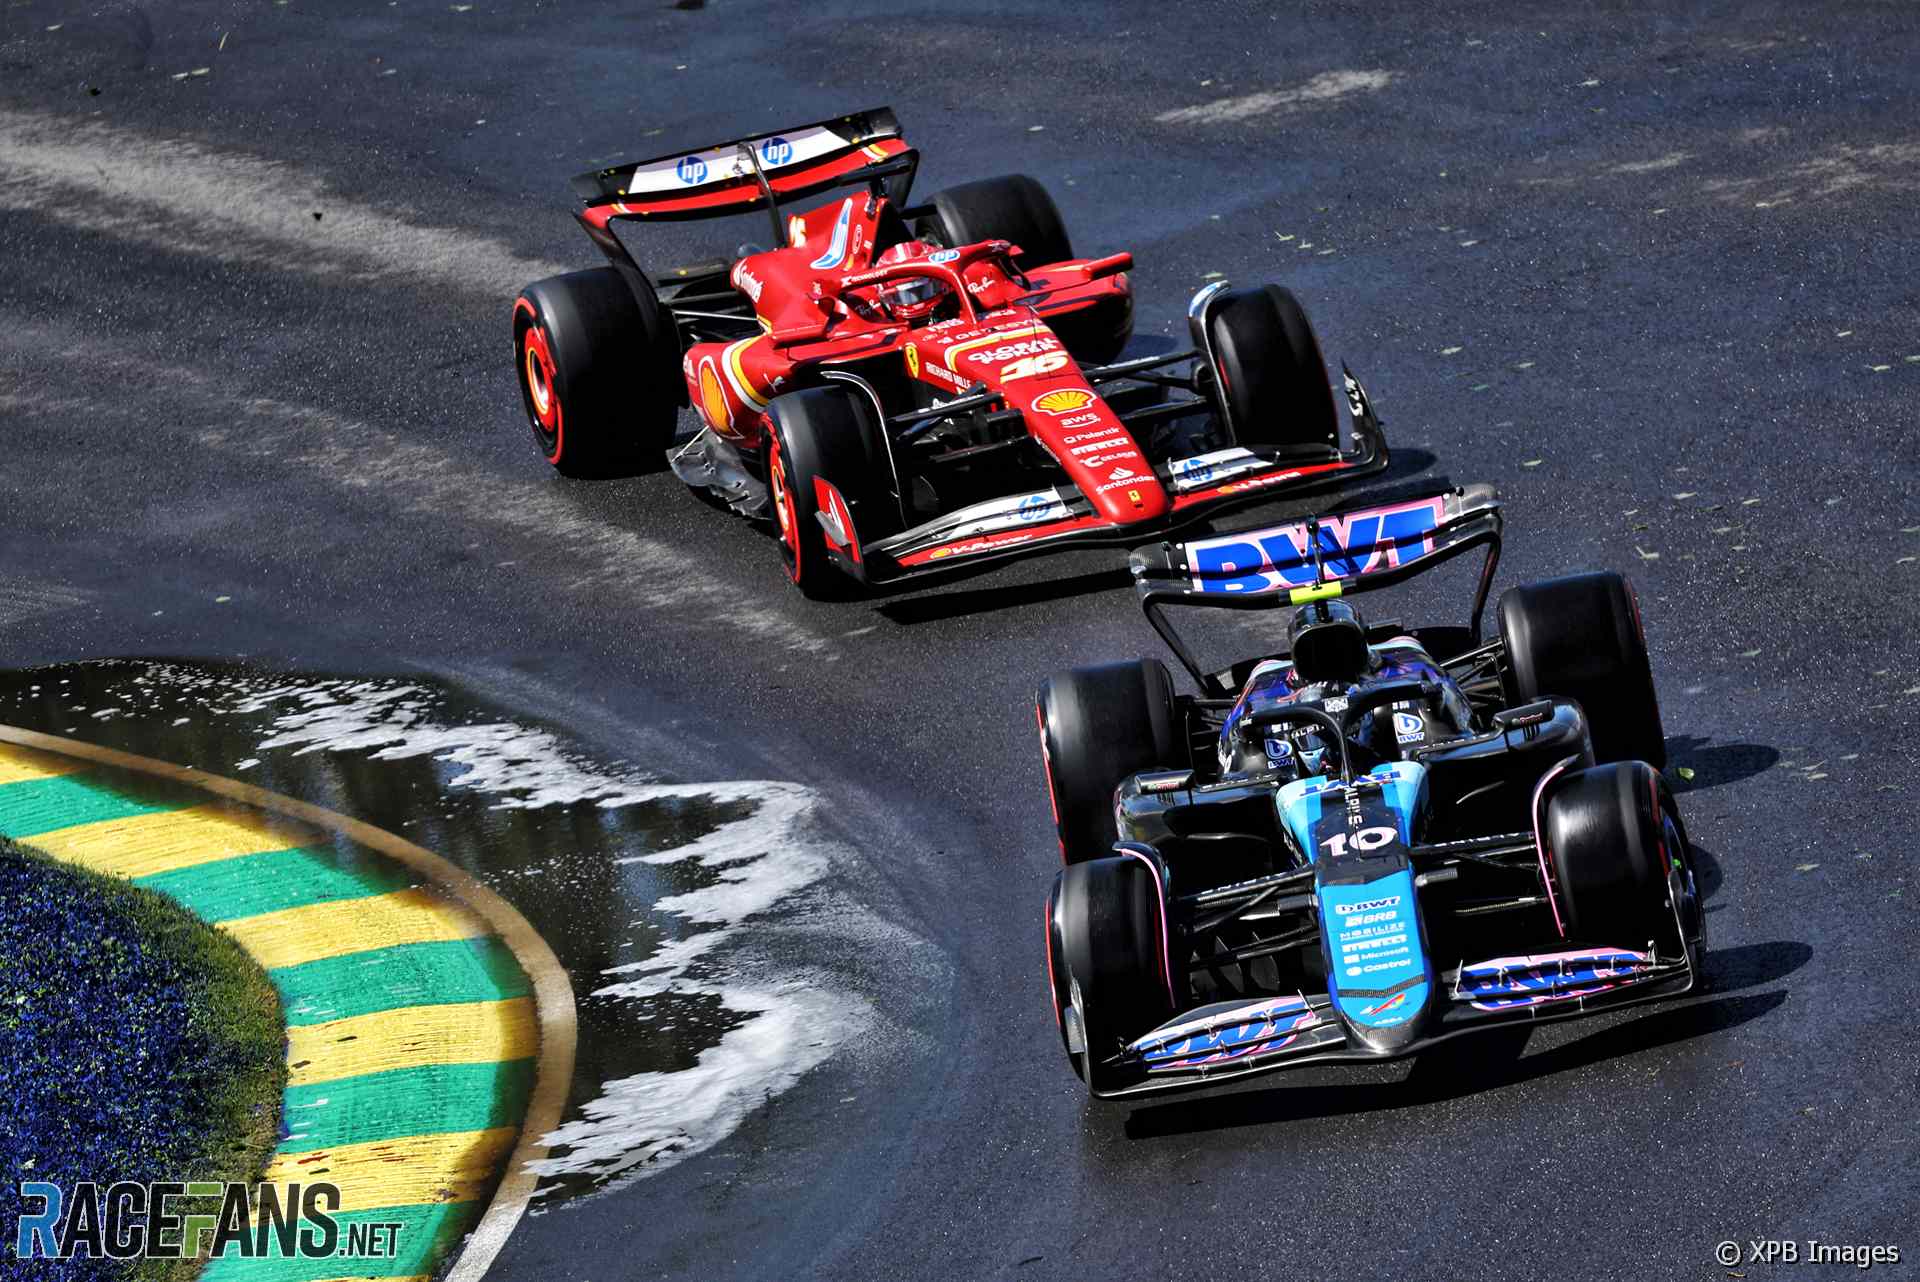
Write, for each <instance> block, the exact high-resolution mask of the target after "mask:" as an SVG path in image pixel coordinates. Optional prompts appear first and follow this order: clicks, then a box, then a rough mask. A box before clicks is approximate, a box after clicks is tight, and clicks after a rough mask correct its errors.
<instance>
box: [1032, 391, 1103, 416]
mask: <svg viewBox="0 0 1920 1282" xmlns="http://www.w3.org/2000/svg"><path fill="white" fill-rule="evenodd" d="M1091 404H1093V393H1092V392H1089V391H1085V390H1083V389H1081V388H1078V387H1063V388H1061V389H1060V390H1059V391H1055V392H1048V393H1047V394H1046V395H1044V396H1036V397H1034V398H1033V408H1035V409H1037V410H1039V411H1040V412H1041V413H1043V414H1072V413H1074V412H1075V411H1076V410H1083V409H1085V408H1087V406H1089V405H1091Z"/></svg>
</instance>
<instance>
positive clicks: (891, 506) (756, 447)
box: [513, 108, 1387, 594]
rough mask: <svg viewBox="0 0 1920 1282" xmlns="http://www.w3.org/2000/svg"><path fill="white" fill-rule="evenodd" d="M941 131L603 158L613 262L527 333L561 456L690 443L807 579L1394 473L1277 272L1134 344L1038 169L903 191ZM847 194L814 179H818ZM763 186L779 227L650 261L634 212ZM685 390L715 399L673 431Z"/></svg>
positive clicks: (887, 118)
mask: <svg viewBox="0 0 1920 1282" xmlns="http://www.w3.org/2000/svg"><path fill="white" fill-rule="evenodd" d="M917 165H918V153H917V152H915V151H914V150H913V149H912V148H911V147H909V146H908V145H907V144H906V143H905V142H904V141H903V140H902V138H901V136H900V129H899V126H898V124H897V123H896V122H895V120H894V116H893V113H892V112H891V111H889V110H886V109H884V108H883V109H880V110H877V111H868V112H862V113H859V114H856V115H851V116H844V117H841V118H840V119H837V120H829V121H824V122H821V123H819V124H814V125H807V126H804V127H801V128H797V129H789V130H785V131H783V132H781V133H777V134H768V135H764V136H760V137H754V138H746V139H741V140H739V141H736V142H729V143H723V144H720V145H718V146H712V147H703V148H700V149H698V150H695V151H690V152H679V153H675V154H673V155H671V156H666V157H662V158H661V159H658V160H650V161H642V162H639V163H637V164H629V165H620V166H617V167H615V168H612V169H603V170H599V171H596V172H594V173H590V174H583V175H581V176H580V177H578V178H576V179H574V187H575V189H576V190H577V191H578V192H579V193H580V195H581V196H582V198H583V199H584V201H585V207H584V208H583V209H582V210H580V211H579V213H578V214H577V217H578V218H579V219H580V222H581V224H582V226H584V227H585V228H586V231H587V234H588V235H589V236H590V237H592V239H593V241H594V243H595V244H596V245H598V246H599V247H600V249H601V250H602V252H603V253H605V255H606V257H607V259H608V261H609V263H610V264H611V265H610V266H608V267H601V268H596V269H592V270H588V271H579V272H571V273H568V274H567V275H564V276H556V277H552V278H550V279H548V280H543V281H540V282H538V283H536V284H533V285H530V286H528V287H527V288H526V289H525V290H524V291H522V292H521V294H520V296H519V298H518V299H516V300H515V302H514V310H513V342H514V358H515V362H516V365H517V366H518V369H519V377H520V390H521V393H522V399H523V402H524V406H525V409H526V413H527V419H528V421H529V423H530V424H531V425H532V428H533V435H534V439H535V441H536V443H537V444H538V445H539V447H540V451H541V453H542V454H543V455H544V456H545V457H546V459H547V461H548V462H549V463H551V464H553V465H554V466H555V467H556V468H558V469H560V470H561V471H562V472H567V473H593V472H598V471H601V470H603V469H606V468H608V467H610V466H613V465H615V464H617V463H619V462H621V461H623V460H625V459H628V458H631V457H633V456H635V455H637V454H642V453H648V452H653V451H668V452H669V455H670V461H671V463H672V466H673V470H674V471H675V472H676V473H677V474H678V475H679V476H680V477H681V479H682V480H684V481H686V482H687V483H688V484H689V485H691V486H694V487H696V488H699V489H704V490H707V491H711V492H712V493H713V494H714V495H716V496H718V497H719V498H720V499H722V500H724V501H725V502H726V503H728V504H729V505H731V506H732V507H733V508H734V509H735V510H737V511H739V512H741V513H742V514H744V515H746V516H749V517H754V518H761V519H770V520H771V522H772V524H773V525H774V526H775V528H776V530H777V532H778V535H779V547H780V551H781V555H782V558H783V560H784V562H785V567H786V571H787V573H788V575H789V576H790V577H791V578H792V580H793V581H794V582H795V583H796V584H798V585H799V586H800V587H801V588H802V589H803V590H806V591H807V592H808V593H809V594H813V593H816V592H819V591H823V590H833V589H835V588H837V587H844V586H845V585H846V582H847V580H846V576H848V575H850V576H852V578H853V579H854V580H857V581H859V582H862V583H870V584H877V583H883V582H887V581H890V580H894V579H898V578H901V577H904V576H906V575H910V574H914V573H917V572H922V571H929V570H939V569H945V568H948V567H951V566H955V565H959V564H966V563H970V562H975V561H979V560H983V559H988V558H994V557H1004V556H1011V555H1016V554H1021V553H1027V552H1036V551H1041V550H1044V549H1050V548H1056V547H1061V546H1064V545H1069V544H1084V543H1098V542H1108V543H1122V544H1131V543H1138V542H1141V541H1144V540H1145V539H1147V538H1148V537H1150V536H1155V535H1158V534H1159V533H1161V532H1163V531H1165V530H1167V529H1168V528H1170V527H1172V526H1174V525H1177V524H1180V523H1183V522H1185V521H1187V520H1190V519H1193V518H1197V517H1200V516H1203V515H1209V514H1212V513H1214V512H1217V511H1218V510H1219V509H1220V508H1221V507H1222V506H1224V505H1227V504H1231V503H1233V502H1235V501H1244V500H1248V499H1254V498H1260V497H1264V496H1267V495H1271V494H1275V493H1278V492H1281V491H1283V490H1287V489H1290V488H1306V487H1309V486H1316V485H1321V484H1326V483H1329V482H1332V481H1337V480H1343V479H1345V478H1347V477H1356V476H1361V475H1365V474H1368V473H1370V472H1374V471H1378V470H1379V469H1381V468H1383V467H1385V466H1386V462H1387V451H1386V445H1385V442H1384V440H1383V439H1382V437H1381V434H1380V431H1379V424H1378V421H1377V420H1376V419H1375V418H1374V416H1373V414H1372V412H1371V411H1370V410H1369V408H1368V406H1367V402H1366V397H1365V394H1364V392H1362V391H1361V389H1360V386H1359V384H1358V383H1357V382H1355V381H1354V379H1353V378H1352V376H1351V374H1349V375H1348V376H1347V398H1348V402H1349V405H1350V408H1351V411H1352V418H1353V438H1354V439H1353V446H1352V448H1351V449H1350V450H1348V449H1343V448H1342V440H1341V438H1342V436H1343V431H1342V426H1341V423H1340V419H1339V416H1338V413H1337V411H1336V408H1335V398H1334V395H1333V390H1332V387H1331V385H1330V383H1329V381H1328V377H1327V372H1326V367H1325V365H1324V364H1323V362H1322V358H1321V354H1320V347H1319V343H1318V342H1317V340H1316V339H1315V338H1314V334H1313V330H1312V328H1311V327H1310V326H1309V324H1308V322H1307V318H1306V315H1305V313H1304V312H1303V311H1302V310H1301V308H1300V305H1299V303H1298V302H1297V301H1296V300H1295V299H1294V297H1293V295H1292V294H1290V293H1288V292H1287V291H1286V290H1284V289H1281V288H1279V287H1278V286H1273V285H1268V286H1264V287H1259V288H1254V289H1244V290H1229V289H1228V288H1227V286H1226V284H1225V282H1216V283H1214V284H1211V285H1208V286H1207V287H1206V288H1204V289H1202V290H1201V291H1200V292H1199V293H1198V294H1197V295H1195V297H1194V299H1193V302H1192V304H1191V306H1190V307H1189V309H1188V318H1189V322H1190V326H1191V329H1192V333H1193V343H1194V346H1193V348H1192V349H1190V350H1184V351H1175V352H1172V353H1168V354H1165V355H1153V356H1147V357H1144V358H1141V359H1135V360H1128V361H1123V362H1119V363H1114V362H1115V361H1116V358H1117V357H1118V356H1119V354H1120V351H1121V349H1122V348H1123V347H1124V346H1125V345H1126V343H1127V341H1128V339H1129V338H1130V337H1131V335H1132V331H1133V296H1132V292H1131V289H1130V287H1129V285H1128V281H1127V277H1126V271H1127V269H1128V268H1129V267H1130V266H1131V265H1132V261H1133V260H1132V257H1131V256H1130V255H1128V254H1125V253H1119V254H1110V255H1107V256H1106V257H1102V258H1076V257H1075V256H1074V253H1073V249H1072V246H1071V245H1070V243H1069V241H1068V238H1067V232H1066V229H1065V227H1064V226H1063V225H1062V224H1061V220H1060V215H1059V213H1058V211H1057V210H1056V209H1055V208H1054V204H1053V201H1052V200H1051V199H1049V198H1048V196H1047V193H1046V191H1045V190H1044V189H1043V188H1042V187H1041V186H1040V184H1039V183H1037V182H1035V181H1034V180H1032V179H1031V178H1026V177H1019V176H1014V177H1007V178H995V179H987V180H985V181H981V182H973V183H965V184H962V185H960V186H958V187H951V188H948V189H947V190H945V191H942V192H940V193H939V194H937V195H935V196H934V197H933V198H932V199H931V200H930V201H927V202H926V203H924V204H920V205H909V204H908V203H907V192H908V189H909V188H910V186H911V185H912V182H913V176H914V171H915V169H916V167H917ZM816 196H825V197H826V199H825V200H824V202H822V203H819V204H814V205H811V206H809V207H805V208H799V209H796V208H793V206H794V205H795V204H797V203H799V202H801V201H803V200H805V199H806V198H808V197H816ZM761 210H764V211H766V213H767V216H768V218H769V220H770V225H771V229H772V238H773V239H772V247H771V248H759V247H755V246H751V245H743V246H741V247H740V249H739V250H738V252H737V253H736V254H735V255H734V256H733V257H731V258H728V259H723V260H719V261H714V262H709V263H703V264H698V265H694V266H690V267H682V268H677V269H674V270H671V271H668V272H665V273H661V274H658V275H652V274H649V273H647V272H645V271H643V270H642V269H641V268H640V266H639V265H638V264H637V263H636V262H635V261H634V259H633V257H632V256H631V255H630V254H629V253H628V251H627V250H626V248H625V247H624V246H623V245H622V243H621V242H620V240H619V239H618V238H617V237H616V236H615V235H614V234H613V230H612V227H613V224H614V223H615V222H617V221H621V220H637V221H640V222H648V221H658V220H663V219H691V218H709V217H719V216H723V215H737V214H742V213H749V214H750V213H754V212H756V211H761ZM680 405H692V406H693V407H694V408H696V409H697V410H698V412H699V415H700V425H699V429H698V431H697V432H696V433H695V434H694V435H693V437H692V439H691V440H689V441H686V442H684V443H679V444H676V443H675V437H676V430H677V422H678V414H677V407H678V406H680Z"/></svg>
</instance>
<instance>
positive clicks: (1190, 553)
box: [1131, 484, 1504, 689]
mask: <svg viewBox="0 0 1920 1282" xmlns="http://www.w3.org/2000/svg"><path fill="white" fill-rule="evenodd" d="M1503 524H1504V518H1503V517H1502V515H1501V512H1500V502H1499V500H1498V499H1497V498H1495V496H1494V492H1493V487H1492V486H1490V485H1484V484H1482V485H1472V486H1468V487H1466V488H1464V489H1455V490H1445V491H1440V492H1438V493H1432V494H1423V495H1420V496H1419V497H1417V498H1410V499H1402V500H1399V501H1397V502H1392V503H1384V504H1382V503H1376V504H1374V505H1372V506H1368V507H1360V508H1352V509H1347V510H1344V511H1334V512H1329V513H1325V514H1322V515H1318V516H1309V517H1307V518H1306V519H1305V520H1302V521H1294V522H1290V523H1289V524H1286V525H1273V526H1266V527H1262V528H1259V529H1252V530H1241V531H1238V532H1235V533H1229V534H1218V535H1214V536H1212V537H1209V538H1205V539H1195V540H1193V541H1191V542H1187V543H1161V544H1158V545H1156V546H1154V547H1150V548H1142V549H1140V550H1139V551H1137V552H1135V553H1134V554H1133V557H1132V561H1131V566H1132V570H1133V579H1134V587H1135V588H1136V590H1137V591H1138V592H1139V594H1140V605H1141V608H1142V609H1143V610H1145V611H1146V615H1147V621H1148V622H1149V623H1151V624H1152V625H1153V629H1154V631H1156V632H1158V633H1159V634H1160V637H1161V639H1162V640H1164V641H1165V642H1166V643H1167V646H1168V648H1169V649H1171V650H1172V651H1173V653H1174V654H1175V655H1176V656H1177V657H1178V658H1179V660H1180V662H1181V664H1182V665H1183V666H1185V667H1186V669H1187V670H1188V671H1189V672H1191V673H1192V674H1193V675H1194V679H1195V680H1197V681H1199V682H1200V685H1201V687H1202V688H1203V689H1212V688H1213V685H1214V682H1213V681H1212V680H1211V679H1210V678H1209V677H1208V676H1207V675H1206V673H1205V672H1203V671H1202V669H1201V668H1200V666H1199V664H1198V663H1197V662H1196V661H1195V659H1194V657H1193V655H1192V654H1191V653H1190V652H1189V651H1188V649H1187V646H1186V644H1185V642H1183V641H1182V640H1181V639H1180V637H1179V635H1178V634H1177V633H1176V632H1175V631H1174V630H1173V627H1172V625H1171V624H1169V623H1168V621H1167V619H1166V615H1165V612H1164V610H1163V609H1162V607H1164V606H1168V605H1182V606H1213V607H1221V608H1225V609H1238V610H1262V609H1277V608H1281V607H1285V606H1291V605H1301V604H1304V603H1305V602H1308V601H1317V600H1322V599H1324V598H1327V597H1336V596H1346V595H1352V594H1355V593H1360V592H1372V591H1376V590H1378V589H1380V588H1384V587H1391V586H1392V585H1393V584H1396V583H1401V582H1404V581H1405V580H1407V579H1409V578H1411V577H1413V576H1414V575H1416V574H1420V573H1422V572H1424V571H1426V570H1430V569H1432V568H1434V567H1435V566H1437V565H1441V564H1443V563H1445V562H1447V561H1450V560H1452V559H1453V558H1455V557H1457V556H1459V555H1461V554H1462V553H1465V552H1469V551H1471V550H1473V549H1474V548H1480V547H1484V548H1485V549H1486V550H1487V553H1486V559H1485V561H1484V562H1483V564H1482V566H1481V570H1480V581H1479V585H1478V587H1477V588H1476V589H1475V592H1474V597H1473V613H1472V616H1471V619H1470V620H1469V627H1470V629H1471V632H1472V636H1473V640H1474V642H1475V644H1478V643H1479V640H1480V630H1481V620H1482V617H1483V616H1484V615H1485V613H1486V607H1487V595H1488V593H1489V592H1490V591H1491V589H1492V587H1493V572H1494V568H1495V567H1496V566H1497V565H1498V564H1499V562H1500V537H1501V530H1502V527H1503Z"/></svg>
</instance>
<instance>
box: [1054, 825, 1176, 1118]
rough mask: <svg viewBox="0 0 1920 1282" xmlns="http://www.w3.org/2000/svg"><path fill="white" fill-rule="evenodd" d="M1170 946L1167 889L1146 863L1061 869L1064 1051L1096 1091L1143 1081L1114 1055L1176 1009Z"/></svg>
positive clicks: (1120, 861)
mask: <svg viewBox="0 0 1920 1282" xmlns="http://www.w3.org/2000/svg"><path fill="white" fill-rule="evenodd" d="M1167 945H1168V940H1167V921H1166V908H1165V902H1164V896H1163V892H1162V889H1161V887H1160V885H1159V884H1158V875H1157V873H1156V871H1155V870H1154V868H1153V867H1152V865H1150V864H1149V863H1148V862H1147V861H1146V860H1145V859H1141V858H1135V857H1133V856H1130V855H1117V856H1112V857H1109V858H1105V859H1094V860H1090V861H1088V862H1086V863H1080V864H1072V865H1070V866H1068V867H1066V868H1063V869H1061V871H1060V875H1059V876H1058V877H1057V878H1056V879H1055V880H1054V885H1053V893H1052V894H1051V895H1050V896H1049V897H1048V899H1047V970H1048V975H1049V982H1050V984H1051V986H1052V989H1053V993H1054V1013H1055V1014H1056V1016H1057V1017H1058V1018H1059V1021H1060V1029H1061V1037H1062V1039H1063V1041H1064V1042H1065V1044H1066V1047H1067V1057H1068V1059H1069V1060H1070V1061H1071V1062H1072V1064H1073V1070H1074V1072H1075V1073H1077V1074H1079V1076H1080V1080H1081V1081H1083V1082H1085V1083H1086V1085H1087V1089H1088V1090H1089V1091H1090V1092H1092V1093H1093V1094H1094V1095H1107V1094H1110V1093H1112V1092H1114V1091H1117V1090H1121V1089H1124V1088H1125V1087H1128V1086H1131V1085H1133V1084H1134V1083H1136V1082H1138V1081H1140V1080H1141V1079H1142V1078H1143V1077H1144V1074H1143V1073H1142V1072H1141V1071H1140V1070H1139V1069H1138V1068H1135V1067H1131V1066H1122V1065H1117V1064H1114V1063H1111V1062H1110V1061H1111V1060H1112V1059H1113V1057H1114V1056H1115V1055H1116V1054H1117V1053H1118V1052H1119V1051H1120V1049H1121V1048H1122V1047H1124V1046H1125V1045H1126V1044H1127V1043H1128V1042H1130V1041H1132V1040H1134V1039H1135V1038H1137V1037H1139V1036H1141V1035H1142V1034H1144V1033H1147V1032H1150V1031H1152V1030H1153V1029H1154V1028H1156V1027H1158V1026H1159V1025H1160V1024H1163V1023H1165V1022H1166V1021H1167V1020H1168V1019H1169V1018H1171V1016H1172V1014H1173V995H1172V990H1171V983H1170V980H1169V979H1168V956H1167Z"/></svg>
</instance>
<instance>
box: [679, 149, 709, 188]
mask: <svg viewBox="0 0 1920 1282" xmlns="http://www.w3.org/2000/svg"><path fill="white" fill-rule="evenodd" d="M673 176H674V177H675V178H678V179H679V180H680V181H681V182H683V183H685V184H686V185H687V186H689V187H692V186H694V185H695V184H697V183H701V182H705V181H706V177H707V162H706V161H704V160H702V159H700V157H698V156H682V157H680V163H679V164H677V165H675V166H674V167H673Z"/></svg>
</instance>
